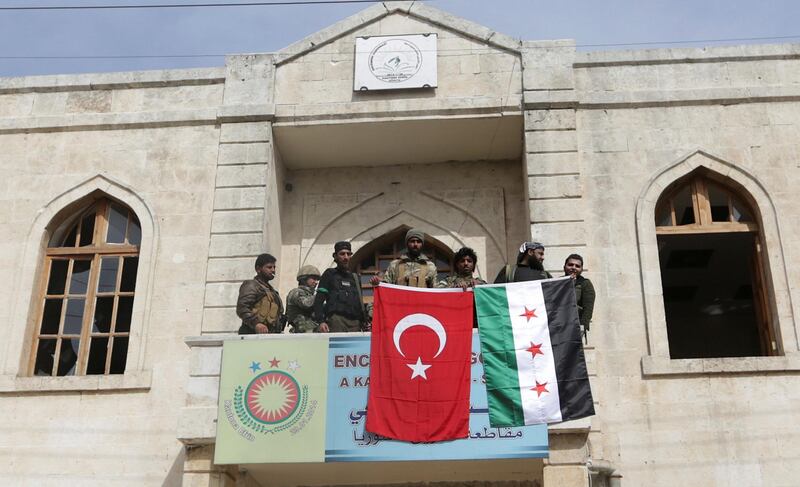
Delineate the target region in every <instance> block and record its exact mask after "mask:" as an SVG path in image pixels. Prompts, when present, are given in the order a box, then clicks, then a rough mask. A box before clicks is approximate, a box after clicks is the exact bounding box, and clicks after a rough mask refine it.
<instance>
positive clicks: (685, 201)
mask: <svg viewBox="0 0 800 487" xmlns="http://www.w3.org/2000/svg"><path fill="white" fill-rule="evenodd" d="M673 204H674V206H675V220H677V224H678V225H691V224H692V223H695V220H694V207H693V206H692V194H691V193H690V192H689V187H688V186H687V187H685V188H683V189H682V190H681V191H680V192H679V193H678V194H676V195H675V199H674V200H673Z"/></svg>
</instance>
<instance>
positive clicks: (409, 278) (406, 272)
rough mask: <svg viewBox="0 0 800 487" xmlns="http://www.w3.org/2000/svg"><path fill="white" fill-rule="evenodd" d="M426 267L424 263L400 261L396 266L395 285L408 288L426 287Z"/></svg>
mask: <svg viewBox="0 0 800 487" xmlns="http://www.w3.org/2000/svg"><path fill="white" fill-rule="evenodd" d="M427 271H428V266H427V265H425V262H406V261H401V262H400V264H399V265H398V266H397V284H400V285H401V286H409V287H428V282H427V281H426V280H425V278H426V277H427Z"/></svg>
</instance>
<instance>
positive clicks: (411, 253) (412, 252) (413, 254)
mask: <svg viewBox="0 0 800 487" xmlns="http://www.w3.org/2000/svg"><path fill="white" fill-rule="evenodd" d="M406 253H407V254H408V256H409V257H413V258H415V259H416V258H417V257H419V254H421V253H422V251H421V250H411V249H406Z"/></svg>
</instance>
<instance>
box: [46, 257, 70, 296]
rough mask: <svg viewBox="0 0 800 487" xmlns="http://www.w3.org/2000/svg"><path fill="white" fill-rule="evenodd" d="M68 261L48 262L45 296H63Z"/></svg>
mask: <svg viewBox="0 0 800 487" xmlns="http://www.w3.org/2000/svg"><path fill="white" fill-rule="evenodd" d="M68 269H69V261H68V260H53V261H51V262H50V280H49V281H48V283H47V294H64V290H65V288H66V286H67V270H68Z"/></svg>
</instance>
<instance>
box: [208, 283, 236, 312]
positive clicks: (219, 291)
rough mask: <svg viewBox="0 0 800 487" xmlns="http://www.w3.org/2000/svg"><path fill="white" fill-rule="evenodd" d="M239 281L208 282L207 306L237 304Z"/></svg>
mask: <svg viewBox="0 0 800 487" xmlns="http://www.w3.org/2000/svg"><path fill="white" fill-rule="evenodd" d="M239 285H240V284H239V283H229V282H218V283H208V284H206V300H205V305H206V306H236V299H237V298H238V296H239Z"/></svg>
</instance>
